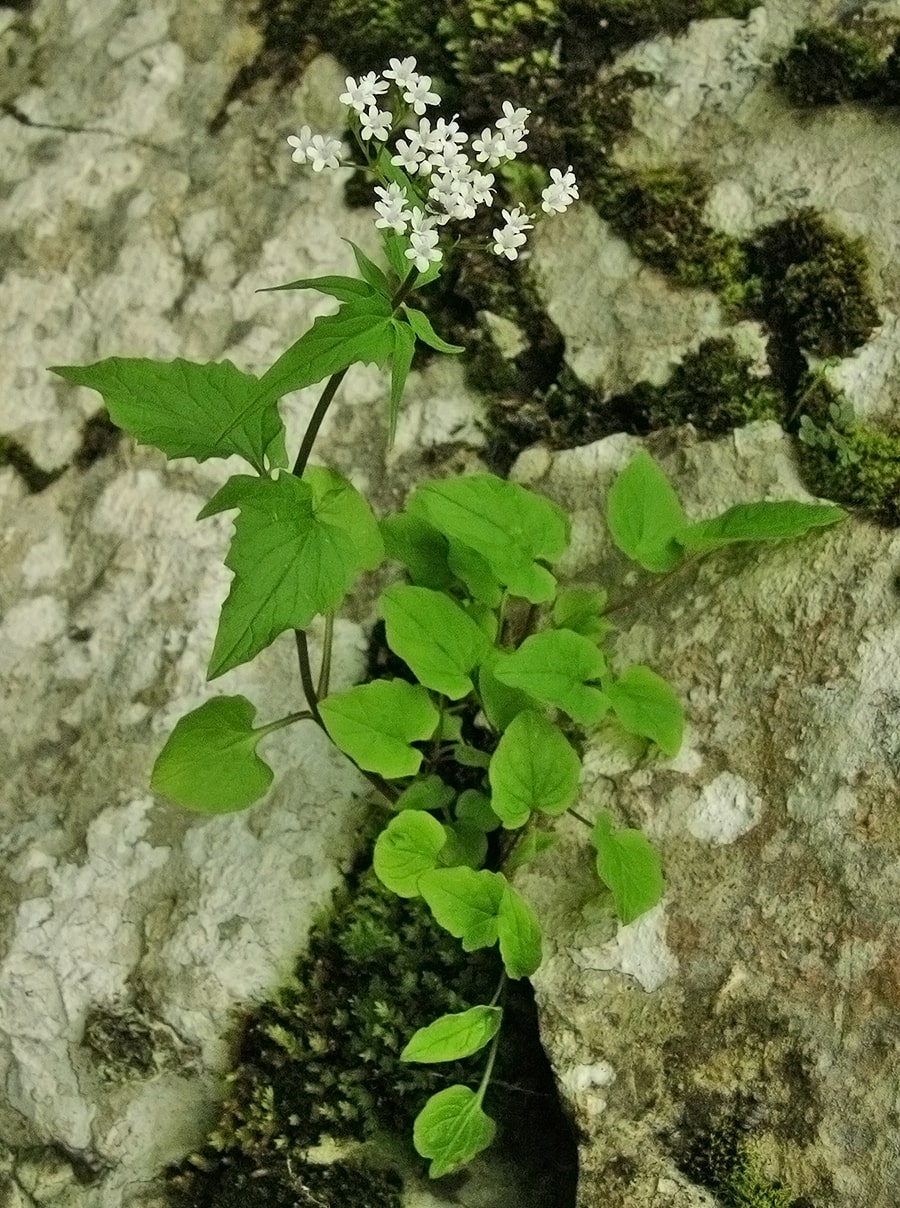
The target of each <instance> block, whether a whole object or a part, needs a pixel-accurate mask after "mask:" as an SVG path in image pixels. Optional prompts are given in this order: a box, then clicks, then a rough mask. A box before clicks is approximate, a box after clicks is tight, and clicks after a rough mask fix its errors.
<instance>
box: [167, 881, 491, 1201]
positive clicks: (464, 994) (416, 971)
mask: <svg viewBox="0 0 900 1208" xmlns="http://www.w3.org/2000/svg"><path fill="white" fill-rule="evenodd" d="M495 980H496V957H495V954H494V953H476V954H474V955H473V954H466V953H464V952H463V951H462V950H461V948H460V946H459V944H458V943H457V941H456V940H454V939H453V938H452V937H451V936H450V935H448V934H447V933H446V932H445V931H442V930H441V929H440V928H439V927H438V926H437V924H435V923H434V921H433V920H432V918H431V916H430V915H429V913H428V911H427V910H426V908H425V906H424V904H423V903H422V902H420V901H407V900H405V899H402V898H398V897H396V896H394V895H392V894H388V893H387V892H386V891H385V890H384V889H382V887H381V886H380V885H379V884H378V882H377V881H376V880H375V878H374V875H373V874H372V873H371V872H368V873H365V874H363V875H362V877H361V878H360V880H359V883H358V884H357V886H356V887H355V889H354V890H353V891H352V892H348V893H347V894H345V895H344V897H343V898H342V899H341V900H339V901H338V902H337V904H336V906H335V909H334V911H333V913H332V914H331V915H330V916H329V917H328V918H326V919H323V920H322V921H321V922H320V923H319V924H318V926H316V927H315V928H314V930H313V933H312V936H311V940H310V947H309V953H308V955H307V956H305V957H304V958H303V959H302V960H301V961H300V963H299V964H298V967H297V970H296V974H295V977H294V978H293V979H292V981H291V982H290V984H289V985H288V986H287V987H285V988H284V989H283V990H282V991H281V993H280V994H279V995H278V997H277V999H276V1000H275V1001H274V1002H271V1003H267V1004H266V1005H264V1006H263V1007H261V1008H260V1009H259V1010H258V1011H257V1012H256V1013H255V1014H254V1015H253V1017H252V1018H251V1019H250V1021H249V1022H248V1024H247V1026H246V1028H245V1030H244V1034H243V1037H242V1039H241V1043H240V1049H239V1054H238V1066H237V1070H236V1072H235V1073H234V1074H233V1075H232V1090H231V1094H230V1096H229V1098H228V1100H227V1101H226V1103H225V1107H224V1112H223V1117H222V1120H221V1122H220V1123H219V1125H218V1127H217V1128H216V1129H215V1130H214V1132H213V1133H212V1135H211V1136H210V1138H209V1141H208V1144H207V1146H206V1148H205V1149H204V1150H203V1151H201V1153H199V1154H197V1155H194V1156H193V1157H192V1159H191V1160H190V1161H189V1162H188V1163H186V1164H185V1165H184V1167H183V1168H182V1169H181V1170H179V1171H177V1172H175V1174H174V1177H175V1179H176V1186H178V1187H180V1188H181V1189H182V1190H183V1189H185V1188H186V1189H188V1190H189V1191H191V1193H192V1194H194V1195H195V1197H200V1196H201V1195H202V1194H205V1192H203V1188H205V1187H207V1186H208V1185H209V1186H211V1187H213V1188H220V1187H222V1186H223V1185H224V1186H226V1187H230V1186H232V1182H233V1180H234V1179H238V1180H239V1179H240V1178H241V1177H242V1175H241V1172H242V1171H247V1170H254V1171H271V1172H273V1173H272V1178H273V1179H274V1180H275V1181H276V1182H277V1183H278V1185H279V1186H284V1187H289V1186H290V1170H289V1166H290V1165H291V1164H296V1163H297V1162H302V1159H303V1153H304V1151H305V1149H306V1148H307V1147H308V1146H310V1145H313V1144H315V1143H316V1142H317V1141H318V1140H319V1139H320V1138H321V1137H322V1136H323V1135H326V1134H327V1135H328V1136H331V1137H334V1138H337V1139H353V1140H359V1139H364V1138H366V1137H368V1136H370V1135H371V1134H372V1133H373V1132H375V1131H376V1130H377V1129H378V1128H379V1127H389V1128H391V1129H392V1130H398V1131H400V1132H401V1133H405V1132H408V1131H409V1128H410V1126H411V1123H412V1119H413V1117H414V1116H415V1114H416V1112H417V1111H418V1110H419V1108H420V1107H421V1105H422V1102H423V1101H424V1099H425V1098H427V1096H428V1095H429V1094H430V1093H431V1092H433V1091H434V1089H435V1087H436V1085H438V1083H437V1082H436V1077H437V1076H436V1075H435V1073H434V1071H433V1070H431V1069H429V1068H428V1067H421V1066H415V1065H405V1064H401V1063H400V1061H399V1054H400V1052H401V1050H402V1048H403V1046H404V1045H405V1044H406V1042H407V1040H408V1039H409V1037H410V1036H411V1035H412V1033H413V1032H414V1031H415V1030H416V1028H418V1027H421V1026H422V1025H423V1024H425V1023H429V1022H431V1020H432V1019H434V1018H435V1017H436V1016H437V1015H440V1014H442V1013H444V1012H449V1011H460V1010H464V1009H465V1008H467V1007H468V1006H470V1005H472V1003H474V1002H476V1001H484V999H483V995H484V994H485V993H487V995H488V997H490V994H491V993H492V992H493V985H494V982H495ZM479 1068H480V1067H479V1064H478V1062H477V1059H475V1062H474V1064H473V1062H472V1061H470V1062H468V1063H463V1062H460V1063H456V1064H455V1065H453V1066H448V1067H441V1079H442V1081H443V1079H445V1078H447V1077H449V1078H451V1079H458V1080H460V1081H462V1082H470V1081H472V1080H473V1079H475V1077H476V1072H477V1070H478V1069H479ZM254 1177H256V1176H254ZM188 1202H190V1203H193V1202H196V1203H197V1204H205V1203H206V1200H204V1199H202V1198H196V1200H195V1201H188ZM211 1202H215V1203H217V1204H218V1203H219V1201H217V1200H215V1199H213V1201H211ZM266 1202H268V1201H266ZM273 1202H277V1203H280V1202H281V1201H277V1200H276V1201H273ZM288 1202H290V1203H293V1201H287V1200H286V1201H285V1203H288ZM300 1202H301V1203H305V1201H302V1200H301V1201H300ZM315 1202H316V1201H314V1200H311V1201H310V1203H311V1204H312V1203H315ZM347 1202H354V1201H352V1200H340V1199H337V1200H335V1201H333V1203H334V1205H335V1208H338V1205H340V1208H343V1205H344V1204H345V1203H347ZM387 1202H393V1201H385V1203H387ZM331 1203H332V1201H331V1200H327V1201H323V1204H327V1205H331ZM374 1203H381V1201H374Z"/></svg>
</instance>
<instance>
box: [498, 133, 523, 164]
mask: <svg viewBox="0 0 900 1208" xmlns="http://www.w3.org/2000/svg"><path fill="white" fill-rule="evenodd" d="M524 133H525V131H524V130H507V131H505V132H504V135H503V142H504V145H505V148H506V158H507V159H515V158H516V156H517V155H518V154H519V152H520V151H524V150H525V147H526V143H525V139H524V138H523V137H522V135H523V134H524Z"/></svg>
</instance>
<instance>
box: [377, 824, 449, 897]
mask: <svg viewBox="0 0 900 1208" xmlns="http://www.w3.org/2000/svg"><path fill="white" fill-rule="evenodd" d="M446 839H447V837H446V835H445V834H444V828H443V827H442V826H441V824H440V822H438V820H437V818H432V816H431V814H424V813H420V812H419V811H418V810H404V811H403V812H402V813H400V814H398V815H397V817H396V818H392V819H391V821H390V822H389V823H388V824H387V826H386V827H385V829H384V830H383V831H382V832H381V834H380V835H379V836H378V839H377V840H376V842H375V852H374V855H373V859H372V867H373V868H374V869H375V876H376V877H377V878H378V880H379V881H380V882H381V883H382V885H385V886H387V888H388V889H390V890H391V892H392V893H396V894H397V895H398V896H399V897H401V898H417V897H418V896H419V878H420V877H421V876H422V875H423V873H426V872H431V871H432V870H433V869H434V868H436V867H437V861H438V853H439V852H440V850H441V848H442V847H443V846H444V844H445V842H446Z"/></svg>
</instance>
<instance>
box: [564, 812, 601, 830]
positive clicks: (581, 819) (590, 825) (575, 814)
mask: <svg viewBox="0 0 900 1208" xmlns="http://www.w3.org/2000/svg"><path fill="white" fill-rule="evenodd" d="M566 813H567V814H571V815H572V817H573V818H577V819H578V821H579V822H583V823H584V825H585V826H586V827H587V828H588V830H591V831H592V830H593V829H594V824H593V822H588V820H587V818H585V816H584V814H579V812H578V810H573V809H569V810H566Z"/></svg>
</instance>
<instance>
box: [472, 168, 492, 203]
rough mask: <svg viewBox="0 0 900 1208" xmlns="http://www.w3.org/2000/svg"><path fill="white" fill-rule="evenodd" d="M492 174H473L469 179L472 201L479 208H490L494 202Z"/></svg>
mask: <svg viewBox="0 0 900 1208" xmlns="http://www.w3.org/2000/svg"><path fill="white" fill-rule="evenodd" d="M493 184H494V175H493V173H492V172H473V173H472V174H471V176H470V177H469V189H470V191H471V197H472V200H473V201H474V202H475V204H476V205H478V206H489V205H491V203H492V202H493V200H494V192H493V188H492V186H493Z"/></svg>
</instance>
